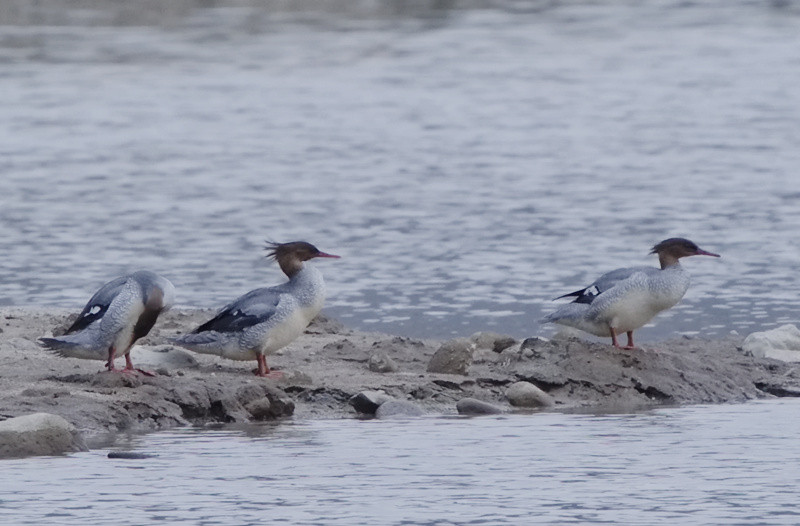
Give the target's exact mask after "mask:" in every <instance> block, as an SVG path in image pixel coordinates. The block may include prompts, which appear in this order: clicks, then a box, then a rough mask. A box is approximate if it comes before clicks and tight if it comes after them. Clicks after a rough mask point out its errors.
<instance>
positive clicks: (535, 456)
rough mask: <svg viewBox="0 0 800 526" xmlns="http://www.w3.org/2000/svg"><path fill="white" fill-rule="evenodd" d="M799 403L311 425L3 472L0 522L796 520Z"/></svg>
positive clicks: (171, 436)
mask: <svg viewBox="0 0 800 526" xmlns="http://www.w3.org/2000/svg"><path fill="white" fill-rule="evenodd" d="M798 410H800V402H798V401H797V400H789V401H770V402H757V403H749V404H745V405H736V406H713V407H712V406H709V407H694V408H681V409H659V410H655V411H651V412H646V413H641V414H625V415H567V414H539V415H527V416H524V415H522V416H504V417H497V418H494V417H484V418H476V419H460V418H449V419H448V418H436V419H429V418H424V419H420V420H413V421H403V422H400V421H355V420H345V421H316V422H307V423H292V424H280V425H274V426H264V427H248V428H243V429H219V430H196V429H181V430H177V431H173V432H167V433H158V434H153V435H147V436H137V437H132V438H130V440H129V441H125V440H123V439H120V440H119V441H118V443H117V444H116V445H115V446H114V447H113V448H112V449H114V450H116V449H123V450H134V451H137V452H146V453H153V454H157V455H158V456H157V457H156V458H151V459H148V460H116V459H114V460H112V459H108V458H107V457H106V455H107V451H106V450H97V451H93V452H90V453H81V454H75V455H70V456H69V457H60V458H59V457H41V458H36V459H28V460H19V461H4V462H3V463H2V469H3V482H2V483H0V488H1V489H0V503H1V504H2V505H1V506H0V519H3V520H4V522H5V523H7V524H108V523H113V524H120V525H127V524H130V525H137V524H145V523H152V522H165V523H181V524H207V525H211V524H217V525H228V524H229V525H245V524H265V523H266V524H325V525H332V524H336V525H343V526H345V525H346V526H351V525H353V524H376V525H378V524H396V525H400V524H415V525H423V524H430V525H433V524H437V525H443V524H487V525H489V524H491V525H495V524H514V525H521V524H566V523H573V524H575V523H607V524H659V523H661V524H720V525H722V524H725V525H729V524H742V525H744V524H748V525H756V524H797V523H798V521H800V511H798V508H797V501H798V497H800V490H798V487H800V471H798V469H797V466H798V463H800V449H798V448H797V447H796V445H797V436H798V435H800V420H798V419H797V418H796V415H797V412H798Z"/></svg>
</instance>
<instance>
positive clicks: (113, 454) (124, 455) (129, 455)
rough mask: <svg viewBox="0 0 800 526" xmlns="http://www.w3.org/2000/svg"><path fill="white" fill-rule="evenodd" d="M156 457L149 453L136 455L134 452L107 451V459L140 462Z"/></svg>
mask: <svg viewBox="0 0 800 526" xmlns="http://www.w3.org/2000/svg"><path fill="white" fill-rule="evenodd" d="M157 456H158V455H153V454H151V453H137V452H135V451H109V452H108V458H117V459H125V460H142V459H146V458H154V457H157Z"/></svg>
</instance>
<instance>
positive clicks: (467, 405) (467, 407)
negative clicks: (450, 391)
mask: <svg viewBox="0 0 800 526" xmlns="http://www.w3.org/2000/svg"><path fill="white" fill-rule="evenodd" d="M456 410H457V411H458V414H460V415H498V414H500V413H502V412H503V409H502V408H500V407H497V406H496V405H492V404H490V403H489V402H484V401H482V400H477V399H475V398H462V399H461V400H459V401H458V402H456Z"/></svg>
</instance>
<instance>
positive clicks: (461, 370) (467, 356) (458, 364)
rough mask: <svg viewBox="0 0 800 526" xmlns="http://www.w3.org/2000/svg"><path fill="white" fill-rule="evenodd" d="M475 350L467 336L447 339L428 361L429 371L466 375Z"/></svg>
mask: <svg viewBox="0 0 800 526" xmlns="http://www.w3.org/2000/svg"><path fill="white" fill-rule="evenodd" d="M473 351H474V346H473V343H472V342H471V341H470V340H468V339H467V338H456V339H454V340H449V341H446V342H444V343H443V344H442V346H441V347H439V349H437V350H436V352H435V353H434V354H433V357H432V358H431V361H430V362H428V372H429V373H446V374H461V375H466V374H467V369H468V368H469V366H470V365H471V364H472V353H473Z"/></svg>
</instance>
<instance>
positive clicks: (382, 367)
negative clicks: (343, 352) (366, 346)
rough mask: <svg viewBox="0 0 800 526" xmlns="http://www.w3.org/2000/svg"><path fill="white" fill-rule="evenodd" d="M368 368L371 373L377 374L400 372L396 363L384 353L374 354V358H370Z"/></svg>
mask: <svg viewBox="0 0 800 526" xmlns="http://www.w3.org/2000/svg"><path fill="white" fill-rule="evenodd" d="M367 366H368V367H369V370H370V371H373V372H376V373H394V372H397V370H398V367H397V364H396V363H395V361H394V360H392V358H391V357H390V356H389V355H388V354H386V353H385V352H383V351H378V352H376V353H374V354H372V356H370V357H369V361H368V362H367Z"/></svg>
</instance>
